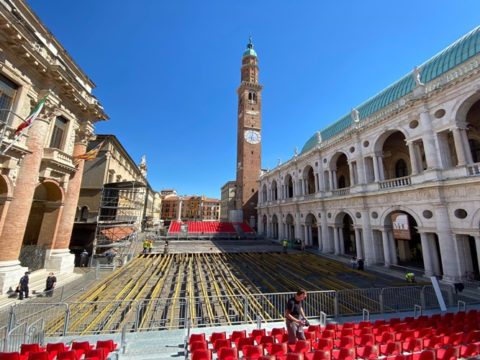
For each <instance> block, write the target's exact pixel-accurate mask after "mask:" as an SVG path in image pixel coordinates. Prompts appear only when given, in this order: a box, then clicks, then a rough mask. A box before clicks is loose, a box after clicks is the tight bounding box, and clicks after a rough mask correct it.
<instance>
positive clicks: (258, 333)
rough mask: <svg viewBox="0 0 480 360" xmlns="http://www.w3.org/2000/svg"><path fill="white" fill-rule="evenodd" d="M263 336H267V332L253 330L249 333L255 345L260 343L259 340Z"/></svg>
mask: <svg viewBox="0 0 480 360" xmlns="http://www.w3.org/2000/svg"><path fill="white" fill-rule="evenodd" d="M265 335H267V332H266V330H265V329H255V330H253V331H252V332H251V333H250V337H253V339H254V340H255V342H256V343H257V344H258V343H260V339H261V338H262V336H265Z"/></svg>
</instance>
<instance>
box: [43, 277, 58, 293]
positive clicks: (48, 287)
mask: <svg viewBox="0 0 480 360" xmlns="http://www.w3.org/2000/svg"><path fill="white" fill-rule="evenodd" d="M56 285H57V277H56V276H55V274H54V273H53V272H51V273H50V274H48V276H47V281H46V283H45V296H48V297H52V296H53V289H55V286H56Z"/></svg>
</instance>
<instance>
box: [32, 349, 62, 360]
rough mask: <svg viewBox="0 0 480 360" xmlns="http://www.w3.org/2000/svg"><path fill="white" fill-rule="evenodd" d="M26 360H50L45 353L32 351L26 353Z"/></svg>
mask: <svg viewBox="0 0 480 360" xmlns="http://www.w3.org/2000/svg"><path fill="white" fill-rule="evenodd" d="M57 359H59V358H58V356H57ZM28 360H50V355H49V353H48V352H47V351H32V352H29V353H28ZM59 360H61V359H59Z"/></svg>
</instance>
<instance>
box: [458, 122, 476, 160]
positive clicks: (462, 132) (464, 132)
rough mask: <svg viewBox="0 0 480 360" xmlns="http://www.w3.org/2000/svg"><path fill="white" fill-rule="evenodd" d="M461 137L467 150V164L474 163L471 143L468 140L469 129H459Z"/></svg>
mask: <svg viewBox="0 0 480 360" xmlns="http://www.w3.org/2000/svg"><path fill="white" fill-rule="evenodd" d="M459 131H460V137H461V138H462V144H463V146H464V150H465V161H466V162H467V164H473V157H472V151H471V149H470V143H469V142H468V136H467V130H465V129H459Z"/></svg>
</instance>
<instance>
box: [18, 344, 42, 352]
mask: <svg viewBox="0 0 480 360" xmlns="http://www.w3.org/2000/svg"><path fill="white" fill-rule="evenodd" d="M42 350H43V349H42V348H41V347H40V345H39V344H22V345H20V354H26V353H27V352H40V351H42Z"/></svg>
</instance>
